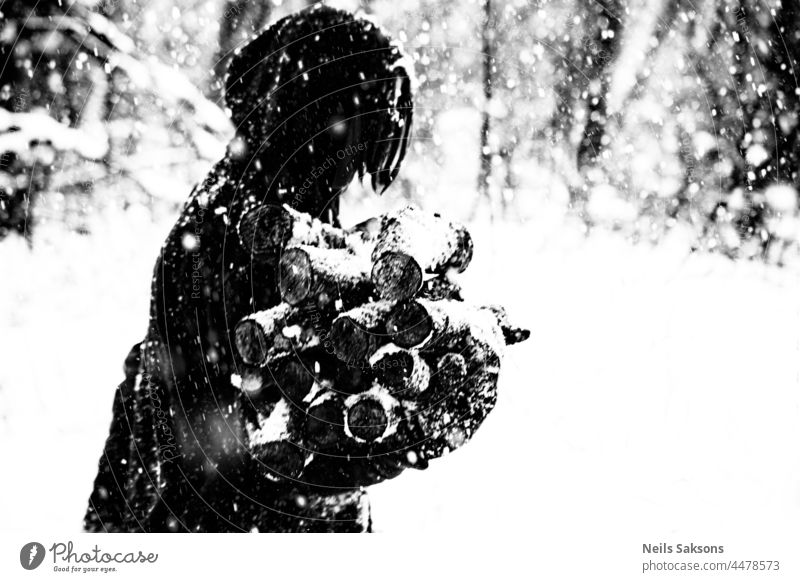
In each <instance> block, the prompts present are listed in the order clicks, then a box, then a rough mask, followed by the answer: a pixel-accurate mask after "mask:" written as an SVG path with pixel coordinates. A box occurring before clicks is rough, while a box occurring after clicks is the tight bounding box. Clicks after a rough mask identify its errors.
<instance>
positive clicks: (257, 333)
mask: <svg viewBox="0 0 800 582" xmlns="http://www.w3.org/2000/svg"><path fill="white" fill-rule="evenodd" d="M299 318H300V312H299V310H298V309H296V308H294V307H292V306H291V305H288V304H286V303H281V304H280V305H276V306H275V307H272V308H271V309H266V310H264V311H258V312H256V313H253V314H251V315H248V316H247V317H245V318H244V319H242V320H240V321H239V323H237V324H236V327H235V328H234V343H235V344H236V351H237V352H239V356H240V357H241V358H242V361H243V362H244V363H245V364H247V365H250V366H261V365H264V364H265V363H266V360H267V354H268V353H269V350H270V348H272V346H273V344H274V342H275V337H276V336H277V335H278V334H280V333H281V329H283V328H284V327H285V326H286V325H292V324H295V323H297V320H298V319H299Z"/></svg>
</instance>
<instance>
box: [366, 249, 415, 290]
mask: <svg viewBox="0 0 800 582" xmlns="http://www.w3.org/2000/svg"><path fill="white" fill-rule="evenodd" d="M372 283H373V284H374V285H375V289H376V290H377V292H378V295H380V296H381V297H382V298H383V299H386V300H388V301H402V300H403V299H409V298H411V297H414V295H416V294H417V293H418V292H419V290H420V289H421V288H422V283H423V277H422V269H421V268H420V266H419V263H417V261H416V260H414V259H413V258H412V257H410V256H408V255H406V254H404V253H400V252H394V251H389V252H386V253H384V254H383V255H381V256H380V258H379V259H378V260H377V261H375V264H374V265H373V266H372Z"/></svg>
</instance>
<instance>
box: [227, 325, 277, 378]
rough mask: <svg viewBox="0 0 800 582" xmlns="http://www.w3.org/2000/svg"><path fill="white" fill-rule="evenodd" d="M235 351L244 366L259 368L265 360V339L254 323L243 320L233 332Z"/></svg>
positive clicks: (266, 348) (259, 327)
mask: <svg viewBox="0 0 800 582" xmlns="http://www.w3.org/2000/svg"><path fill="white" fill-rule="evenodd" d="M234 335H235V343H236V350H237V351H238V352H239V356H240V357H241V358H242V361H243V362H244V363H245V364H248V365H250V366H260V365H261V364H263V363H264V361H265V360H266V358H267V350H268V349H269V346H267V338H265V337H264V333H263V332H262V330H261V326H259V325H258V323H256V322H255V321H252V320H249V319H244V320H242V321H240V322H239V323H238V324H237V325H236V329H235V330H234Z"/></svg>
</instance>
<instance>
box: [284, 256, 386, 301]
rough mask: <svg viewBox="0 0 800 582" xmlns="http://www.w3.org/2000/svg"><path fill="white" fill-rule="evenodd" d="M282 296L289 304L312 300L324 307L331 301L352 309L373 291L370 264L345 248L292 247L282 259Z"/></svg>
mask: <svg viewBox="0 0 800 582" xmlns="http://www.w3.org/2000/svg"><path fill="white" fill-rule="evenodd" d="M279 273H280V281H279V286H280V290H281V297H282V298H283V300H284V301H285V302H287V303H288V304H290V305H299V304H301V303H303V302H305V301H308V300H313V301H314V302H315V303H316V304H317V305H319V306H320V307H321V308H324V307H326V306H328V305H330V304H331V303H334V304H335V305H337V306H340V308H342V309H351V308H353V307H355V306H356V305H360V304H361V303H364V302H365V301H367V300H368V299H369V297H370V295H372V293H373V287H372V282H371V281H370V280H369V274H368V273H369V265H368V264H367V263H366V261H365V260H364V259H363V258H362V257H360V256H357V255H354V254H352V253H350V252H349V251H347V250H346V249H321V248H317V247H310V246H298V247H290V248H288V249H286V251H285V252H284V253H283V255H282V256H281V260H280V271H279Z"/></svg>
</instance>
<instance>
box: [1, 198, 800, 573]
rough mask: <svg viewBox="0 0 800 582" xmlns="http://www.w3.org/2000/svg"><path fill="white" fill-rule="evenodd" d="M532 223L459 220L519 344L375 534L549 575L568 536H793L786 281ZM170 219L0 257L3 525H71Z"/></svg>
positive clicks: (468, 278) (478, 279)
mask: <svg viewBox="0 0 800 582" xmlns="http://www.w3.org/2000/svg"><path fill="white" fill-rule="evenodd" d="M532 215H533V216H534V218H532V219H531V220H530V221H529V222H528V223H527V224H525V225H520V224H513V223H509V224H504V225H502V226H497V227H495V228H489V227H488V226H487V225H485V224H476V225H475V226H474V228H473V232H474V238H475V240H476V245H477V246H476V258H475V261H474V263H473V265H472V266H471V267H470V269H469V270H468V271H467V273H466V274H465V288H466V289H467V293H468V295H469V298H470V299H473V300H475V301H480V302H492V303H503V304H506V305H508V307H509V308H510V311H511V313H512V314H513V315H514V316H515V317H517V318H518V319H519V320H521V321H522V322H524V323H526V324H527V325H528V326H529V327H530V328H531V329H532V332H533V334H532V338H531V340H529V341H528V342H527V343H525V344H522V345H520V346H515V347H513V348H511V349H510V350H509V353H508V359H507V362H506V368H505V370H504V372H503V376H502V380H501V391H500V398H499V402H498V405H497V409H496V410H495V412H494V413H493V414H492V415H490V417H489V419H488V420H487V422H486V424H485V426H484V428H483V429H482V430H481V431H480V432H479V433H478V434H477V436H476V437H475V439H474V440H473V441H472V442H471V443H469V444H467V445H466V446H465V447H464V448H463V449H461V450H459V451H457V452H455V453H453V454H451V455H450V456H449V457H448V458H446V459H443V460H441V461H437V462H435V463H433V464H432V466H431V467H430V468H429V469H428V470H427V471H424V472H414V471H409V472H407V473H406V474H404V475H403V476H401V477H400V478H398V479H396V480H394V481H392V482H389V483H386V484H382V485H379V486H376V487H374V488H373V494H372V502H373V510H374V518H375V526H376V529H377V530H379V531H383V532H403V533H414V532H433V533H437V534H438V533H441V534H445V535H446V534H448V533H452V534H456V533H460V534H464V533H465V532H474V534H475V535H476V536H479V535H490V534H491V533H492V532H508V531H515V532H518V533H519V535H524V536H526V537H530V539H531V543H532V547H538V549H537V550H536V552H537V555H539V556H540V558H541V556H547V557H548V558H547V559H548V560H552V561H553V563H555V560H557V559H558V558H559V557H562V556H568V554H567V551H568V550H567V548H569V547H571V546H570V545H569V543H567V542H568V541H570V542H571V543H574V544H579V545H580V544H589V543H593V544H595V545H597V544H599V545H600V546H603V547H606V546H608V545H609V544H611V545H613V546H615V547H616V552H617V554H619V552H620V551H621V550H619V547H618V546H619V545H621V543H622V542H620V540H621V539H623V540H627V541H626V543H627V542H630V544H629V546H628V547H626V548H625V550H624V551H625V552H628V551H630V556H631V565H632V567H633V566H635V564H634V563H633V560H634V559H639V556H640V553H639V550H638V548H640V547H641V544H642V543H644V542H652V543H658V542H660V541H668V540H664V538H670V536H678V535H683V540H684V541H686V542H703V543H709V544H713V543H722V542H723V541H725V539H727V538H730V537H731V536H736V535H740V534H741V535H745V534H746V535H749V536H751V537H755V536H759V535H762V534H763V533H764V532H763V531H760V530H758V529H757V526H758V525H759V524H764V527H766V528H767V529H766V530H764V531H767V532H769V534H770V535H772V534H775V535H778V534H781V535H783V534H789V533H791V534H792V535H793V536H795V537H794V538H793V539H798V538H797V532H798V525H797V524H800V457H798V455H797V454H796V446H797V443H798V442H800V357H798V356H800V293H798V290H799V289H798V288H799V287H800V285H799V284H798V280H797V277H796V273H795V274H792V273H789V272H787V271H781V270H779V269H776V268H774V267H765V266H761V265H758V264H752V263H733V262H730V261H728V260H726V259H724V258H721V257H715V256H708V255H700V254H697V255H688V254H687V253H686V252H685V248H686V247H685V245H684V244H683V243H682V241H681V240H680V239H679V238H678V237H677V236H676V237H674V238H673V239H668V240H667V241H665V242H664V244H662V245H661V246H660V247H658V248H653V247H648V246H645V245H640V246H630V245H629V244H628V243H626V242H625V241H624V240H622V239H621V238H620V237H617V236H615V235H613V234H609V233H603V232H599V231H598V232H595V233H592V234H591V235H590V236H589V237H588V238H584V237H583V236H582V235H581V234H580V232H579V229H578V227H576V226H570V225H569V224H565V223H564V222H563V221H562V220H560V219H556V218H555V217H556V216H557V215H558V212H556V211H555V210H554V209H553V208H550V207H548V206H547V205H546V204H544V205H543V206H542V208H541V209H539V211H538V212H534V213H532ZM170 221H171V217H164V218H163V219H162V220H159V221H157V223H156V224H152V223H151V222H150V221H149V220H148V219H146V218H144V217H141V218H137V215H135V214H133V213H130V212H129V213H127V214H120V215H118V216H111V217H106V218H105V219H104V220H103V222H102V223H100V225H99V226H98V227H96V228H95V231H94V232H93V233H92V234H91V235H90V236H80V235H76V234H63V233H60V232H58V231H57V229H56V228H55V227H53V228H47V227H45V228H43V229H42V230H40V234H42V235H46V236H43V237H42V240H40V241H39V242H40V243H41V244H38V243H37V245H36V247H35V248H34V250H33V251H30V250H28V249H27V247H26V246H25V245H24V244H22V243H21V242H20V241H18V240H7V241H4V242H3V243H2V245H0V272H2V273H4V277H3V283H2V285H1V286H0V303H2V305H3V306H4V309H3V310H2V311H0V329H2V334H0V354H2V365H0V415H2V416H0V435H2V438H0V458H1V459H2V462H3V468H4V477H5V484H4V495H3V496H0V515H2V516H3V528H4V529H6V530H20V529H24V528H26V527H30V525H31V522H32V521H33V522H35V524H36V526H37V527H40V528H43V529H44V528H46V529H47V530H52V531H53V532H56V531H75V530H77V529H78V528H79V527H80V522H81V518H82V514H83V510H84V504H85V500H86V498H87V496H88V494H89V492H90V488H91V482H92V479H93V477H94V472H95V466H96V462H97V458H98V454H99V453H100V450H101V449H102V445H103V441H104V438H105V436H106V430H107V426H108V423H109V421H110V413H111V401H112V397H113V391H114V387H115V385H116V384H117V383H118V382H119V381H120V380H121V365H122V360H123V358H124V356H125V355H126V353H127V350H128V348H129V347H130V345H132V344H133V343H134V342H135V341H137V340H138V339H139V338H140V336H141V334H142V333H143V332H144V330H145V323H146V314H147V302H148V294H149V280H150V272H151V269H152V265H153V261H154V258H155V256H156V254H157V252H158V248H159V246H160V244H161V241H162V240H163V238H164V237H165V236H166V233H167V231H168V229H169V226H170ZM45 239H46V240H45ZM32 491H34V492H36V494H37V495H39V499H38V502H37V504H36V505H30V504H23V503H20V500H21V499H25V497H26V495H27V494H29V493H30V492H32ZM742 523H746V524H749V525H748V531H747V532H742V531H739V530H737V524H742ZM750 526H753V527H754V528H755V529H752V530H751V529H750ZM740 529H741V528H740ZM684 534H685V535H684ZM726 536H727V537H726ZM784 537H785V538H786V539H789V537H788V535H785V536H784ZM723 538H724V539H723ZM670 539H671V540H672V542H673V543H674V542H678V541H680V539H676V538H675V537H671V538H670ZM748 539H749V538H748ZM537 545H538V546H537ZM749 547H752V546H746V547H743V548H742V551H743V554H742V555H741V556H736V557H740V558H741V559H751V557H750V556H745V555H744V550H746V549H748V548H749ZM569 551H573V550H569ZM603 555H604V554H601V553H597V557H598V559H599V560H602V559H603ZM775 557H776V556H770V555H760V556H759V557H757V558H756V556H752V559H774V558H775ZM784 557H785V558H786V559H788V557H789V555H788V554H786V555H784ZM620 579H623V578H620Z"/></svg>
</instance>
